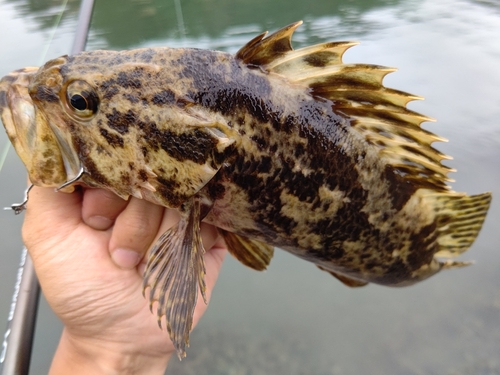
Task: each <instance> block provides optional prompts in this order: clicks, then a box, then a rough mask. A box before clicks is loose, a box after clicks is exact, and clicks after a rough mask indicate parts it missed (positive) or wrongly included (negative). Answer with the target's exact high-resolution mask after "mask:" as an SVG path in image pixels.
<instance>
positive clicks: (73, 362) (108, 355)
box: [49, 329, 172, 375]
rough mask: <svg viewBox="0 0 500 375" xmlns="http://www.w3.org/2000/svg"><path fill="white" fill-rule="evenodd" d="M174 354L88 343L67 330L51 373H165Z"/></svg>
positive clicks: (146, 374) (147, 374) (126, 346)
mask: <svg viewBox="0 0 500 375" xmlns="http://www.w3.org/2000/svg"><path fill="white" fill-rule="evenodd" d="M171 355H172V353H166V354H163V355H156V354H150V353H143V352H140V351H137V350H135V349H133V348H131V347H130V346H128V345H120V344H117V343H112V342H102V341H97V342H95V341H94V342H89V340H88V339H86V338H83V339H80V338H76V337H73V336H72V335H71V334H70V333H68V331H67V329H64V330H63V333H62V335H61V339H60V341H59V345H58V347H57V350H56V354H55V355H54V359H53V361H52V366H51V369H50V372H49V374H50V375H59V374H68V373H71V374H72V375H79V374H93V375H101V374H102V375H115V374H123V375H134V374H144V375H156V374H159V375H163V374H164V373H165V370H166V368H167V363H168V361H169V359H170V357H171ZM69 371H71V372H69Z"/></svg>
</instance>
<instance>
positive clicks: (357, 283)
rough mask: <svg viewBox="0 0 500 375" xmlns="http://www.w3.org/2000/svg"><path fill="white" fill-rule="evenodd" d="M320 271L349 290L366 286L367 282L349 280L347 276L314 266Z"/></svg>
mask: <svg viewBox="0 0 500 375" xmlns="http://www.w3.org/2000/svg"><path fill="white" fill-rule="evenodd" d="M316 266H317V267H318V268H319V269H320V270H321V271H325V272H328V273H329V274H330V275H332V276H333V277H335V278H336V279H337V280H340V281H341V282H342V284H344V285H347V286H349V287H351V288H358V287H360V286H365V285H366V284H368V282H367V281H361V280H357V279H353V278H350V277H349V276H345V275H342V274H341V273H337V272H333V271H330V270H327V269H326V268H323V267H322V266H319V265H316Z"/></svg>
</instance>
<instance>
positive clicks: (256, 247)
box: [219, 228, 274, 271]
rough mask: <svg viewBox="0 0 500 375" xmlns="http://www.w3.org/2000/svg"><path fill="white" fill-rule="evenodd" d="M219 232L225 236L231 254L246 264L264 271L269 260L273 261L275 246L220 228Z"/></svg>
mask: <svg viewBox="0 0 500 375" xmlns="http://www.w3.org/2000/svg"><path fill="white" fill-rule="evenodd" d="M219 233H220V234H221V235H222V237H223V238H224V241H225V242H226V245H227V248H228V250H229V252H230V253H231V255H232V256H234V257H235V258H236V259H238V260H239V261H240V262H241V263H243V264H244V265H245V266H248V267H250V268H253V269H254V270H257V271H263V270H265V269H266V268H267V266H268V265H269V262H271V258H272V257H273V254H274V247H273V246H270V245H268V244H266V243H263V242H260V241H256V240H251V239H249V238H247V237H243V236H239V235H237V234H234V233H231V232H228V231H225V230H223V229H220V228H219Z"/></svg>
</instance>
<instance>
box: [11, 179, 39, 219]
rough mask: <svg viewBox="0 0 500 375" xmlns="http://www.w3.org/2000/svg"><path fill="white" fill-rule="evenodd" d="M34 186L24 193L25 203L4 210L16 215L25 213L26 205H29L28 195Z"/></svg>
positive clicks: (15, 204)
mask: <svg viewBox="0 0 500 375" xmlns="http://www.w3.org/2000/svg"><path fill="white" fill-rule="evenodd" d="M33 186H34V185H33V184H31V185H30V186H29V187H28V188H27V189H26V190H25V191H24V201H22V202H21V203H13V204H12V205H11V206H10V207H4V210H13V211H14V213H15V214H16V215H19V214H20V213H21V212H23V211H24V210H25V209H26V204H27V203H28V194H29V192H30V190H31V188H32V187H33Z"/></svg>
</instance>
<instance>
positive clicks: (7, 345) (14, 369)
mask: <svg viewBox="0 0 500 375" xmlns="http://www.w3.org/2000/svg"><path fill="white" fill-rule="evenodd" d="M39 296H40V286H39V285H38V280H37V278H36V274H35V269H34V268H33V263H32V262H31V258H30V256H29V255H28V251H27V250H26V248H24V249H23V251H22V254H21V263H20V264H19V269H18V271H17V279H16V285H15V287H14V295H13V296H12V303H11V306H10V311H9V317H8V319H7V330H6V331H5V335H4V337H3V344H2V352H1V354H0V370H1V372H0V373H1V374H2V375H27V374H28V373H29V367H30V358H31V349H32V346H33V336H34V332H35V322H36V315H37V311H38V299H39Z"/></svg>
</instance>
